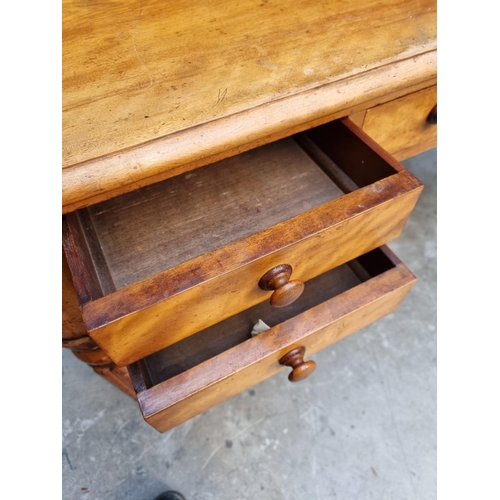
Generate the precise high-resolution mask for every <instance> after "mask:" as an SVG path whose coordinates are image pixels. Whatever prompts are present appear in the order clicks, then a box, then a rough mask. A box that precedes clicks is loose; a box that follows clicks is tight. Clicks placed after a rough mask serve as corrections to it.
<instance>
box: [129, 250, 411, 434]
mask: <svg viewBox="0 0 500 500" xmlns="http://www.w3.org/2000/svg"><path fill="white" fill-rule="evenodd" d="M395 264H396V265H395V267H394V268H392V269H390V270H388V271H387V272H384V273H383V274H381V275H379V276H376V277H374V278H373V279H371V280H369V281H367V282H365V283H362V284H361V285H359V286H356V287H354V288H352V289H350V290H347V291H346V292H344V293H341V294H340V295H338V296H336V297H334V298H332V299H330V300H328V301H326V302H324V303H322V304H320V305H318V306H316V307H313V308H312V309H309V310H308V311H305V312H304V313H302V314H300V315H299V316H296V317H294V318H291V319H290V320H287V321H285V322H283V323H280V324H278V325H276V326H274V327H273V328H271V329H270V330H267V331H265V332H263V333H261V334H259V335H258V336H256V337H254V338H252V339H249V340H247V341H246V342H244V343H243V344H241V345H238V346H235V347H233V348H231V349H229V350H227V351H225V352H223V353H221V354H219V355H217V356H215V357H214V358H212V359H209V360H207V361H205V362H203V363H201V364H199V365H198V366H195V367H193V368H192V369H190V370H188V371H186V372H184V373H181V374H179V375H177V376H174V377H172V378H170V379H168V380H166V381H164V382H161V383H159V384H157V385H155V386H153V387H151V388H150V389H143V390H142V391H141V392H139V393H138V395H137V399H138V401H139V405H140V407H141V410H142V412H143V416H144V418H145V420H146V421H147V422H148V423H149V424H151V425H152V426H153V427H154V428H155V429H157V430H158V431H160V432H165V431H167V430H169V429H171V428H172V427H175V426H176V425H179V424H180V423H182V422H184V421H186V420H188V419H190V418H192V417H193V416H195V415H197V414H199V413H201V412H203V411H205V410H207V409H208V408H210V407H212V406H214V405H216V404H218V403H221V402H222V401H225V400H226V399H229V398H230V397H232V396H234V395H235V394H238V393H240V392H241V391H243V390H245V389H248V388H249V387H251V386H253V385H255V384H256V383H258V382H260V381H262V380H264V379H265V378H268V377H270V376H272V375H274V374H276V373H278V372H279V371H280V370H283V367H282V366H281V365H280V364H279V359H281V357H282V356H284V355H285V354H286V353H287V352H289V351H290V350H292V349H293V348H295V347H298V346H304V347H305V348H306V352H307V353H308V356H310V355H312V354H313V353H315V352H317V351H318V350H320V349H323V348H324V347H326V346H328V345H330V344H332V343H334V342H337V341H339V340H341V339H342V338H344V337H346V336H347V335H350V334H352V333H354V332H355V331H357V330H359V329H360V328H363V327H364V326H366V325H368V324H370V323H372V322H373V321H376V320H377V319H379V318H381V317H382V316H384V315H386V314H388V313H390V312H392V311H393V310H394V309H395V308H396V307H397V306H398V305H399V304H400V303H401V301H402V300H403V298H404V297H405V296H406V294H407V293H408V291H409V290H410V289H411V287H412V286H413V284H414V282H415V277H414V276H413V275H412V273H411V272H410V271H408V269H407V268H406V267H405V266H404V265H403V264H402V263H400V262H398V261H397V258H396V259H395ZM305 383H307V382H305Z"/></svg>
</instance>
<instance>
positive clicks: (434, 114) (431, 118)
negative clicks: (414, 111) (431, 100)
mask: <svg viewBox="0 0 500 500" xmlns="http://www.w3.org/2000/svg"><path fill="white" fill-rule="evenodd" d="M437 122H438V105H437V104H436V105H435V106H434V107H433V108H432V109H431V111H430V112H429V114H428V115H427V123H430V124H431V125H437Z"/></svg>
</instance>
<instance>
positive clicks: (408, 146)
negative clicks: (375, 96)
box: [358, 86, 437, 161]
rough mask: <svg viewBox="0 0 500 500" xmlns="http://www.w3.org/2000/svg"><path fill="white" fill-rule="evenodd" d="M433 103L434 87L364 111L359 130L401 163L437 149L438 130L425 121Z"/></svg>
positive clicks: (435, 97) (434, 103)
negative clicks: (411, 157)
mask: <svg viewBox="0 0 500 500" xmlns="http://www.w3.org/2000/svg"><path fill="white" fill-rule="evenodd" d="M436 103H437V87H435V86H434V87H430V88H428V89H424V90H421V91H419V92H415V93H413V94H409V95H406V96H404V97H400V98H399V99H395V100H393V101H391V102H388V103H386V104H382V105H380V106H376V107H374V108H371V109H369V110H367V111H366V114H365V116H364V119H363V123H362V127H361V128H362V129H363V131H364V132H366V133H367V134H368V135H369V136H370V137H371V138H372V139H373V140H374V141H375V142H377V143H378V144H379V145H380V146H382V147H383V148H384V149H385V150H387V151H388V152H389V153H390V154H391V155H392V156H394V158H396V159H397V160H399V161H401V160H404V159H406V158H409V157H410V156H413V155H416V154H418V153H422V152H423V151H426V150H427V149H430V148H432V147H435V146H436V144H437V127H436V126H435V124H432V123H431V122H429V121H428V120H427V118H428V116H429V114H430V113H431V111H432V110H433V108H434V107H435V106H436ZM436 113H437V109H436ZM436 119H437V114H436ZM358 123H359V122H358Z"/></svg>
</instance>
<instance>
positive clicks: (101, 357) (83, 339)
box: [62, 252, 135, 399]
mask: <svg viewBox="0 0 500 500" xmlns="http://www.w3.org/2000/svg"><path fill="white" fill-rule="evenodd" d="M62 264H63V268H62V269H63V273H62V296H63V314H62V331H63V333H62V346H63V347H65V348H68V349H71V351H72V352H73V354H74V355H75V356H76V357H77V358H78V359H80V360H81V361H84V362H85V363H87V364H88V365H90V366H91V367H92V368H93V369H94V371H95V372H96V373H98V374H99V375H101V376H102V377H104V378H105V379H106V380H108V382H111V383H112V384H114V385H116V387H118V388H119V389H120V390H122V391H123V392H124V393H125V394H128V395H129V396H131V397H132V398H134V399H135V391H134V389H133V387H132V383H131V381H130V377H129V375H128V370H127V369H126V368H120V367H118V366H116V365H115V364H114V363H113V361H111V359H110V358H109V357H108V356H107V355H106V354H105V353H104V351H103V350H102V349H101V348H100V347H99V346H98V345H97V344H96V343H95V342H94V340H92V339H91V338H90V337H89V336H88V334H87V329H86V328H85V324H84V322H83V320H82V316H81V313H80V306H79V304H78V299H77V296H76V292H75V289H74V287H73V282H72V280H71V275H70V271H69V267H68V264H67V262H66V257H65V255H64V252H63V263H62Z"/></svg>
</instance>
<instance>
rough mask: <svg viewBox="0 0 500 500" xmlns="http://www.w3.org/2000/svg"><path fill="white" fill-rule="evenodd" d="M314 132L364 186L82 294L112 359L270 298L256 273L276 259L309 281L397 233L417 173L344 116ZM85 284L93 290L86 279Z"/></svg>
mask: <svg viewBox="0 0 500 500" xmlns="http://www.w3.org/2000/svg"><path fill="white" fill-rule="evenodd" d="M311 133H312V134H313V136H314V137H313V139H314V140H317V141H318V142H320V143H322V149H324V150H325V151H326V152H327V153H328V155H330V156H332V157H333V158H335V162H336V163H337V164H338V165H337V166H336V167H335V165H334V162H333V160H330V163H329V164H328V165H325V172H326V173H327V174H328V175H329V176H331V177H332V178H334V179H337V178H338V179H339V182H342V183H343V184H344V188H345V189H347V190H348V188H349V183H346V178H350V179H351V181H350V183H351V184H353V185H354V186H355V187H357V186H363V187H361V188H359V189H356V190H354V191H353V192H351V193H349V194H346V195H344V196H342V197H340V198H337V199H335V200H333V201H330V202H327V203H324V204H323V205H321V206H319V207H317V208H314V209H312V210H309V211H307V212H305V213H304V214H301V215H298V216H296V217H294V218H292V219H289V220H288V221H284V222H281V223H278V224H276V225H274V226H272V227H269V228H267V229H264V230H262V231H260V232H258V233H255V234H253V235H251V236H249V237H247V238H244V239H240V240H238V241H235V242H233V243H231V244H230V245H226V246H225V247H222V248H218V249H217V250H214V251H212V252H209V253H207V254H205V255H202V256H200V257H197V258H194V259H192V260H190V261H188V262H185V263H183V264H181V265H179V266H177V267H175V268H173V269H169V270H166V271H163V272H161V273H158V274H157V275H155V276H152V277H150V278H148V279H145V280H143V281H140V282H137V283H133V284H131V285H130V286H128V287H126V288H123V289H120V290H117V291H116V292H114V293H110V294H109V295H106V296H102V297H100V298H99V297H96V298H95V299H92V300H90V301H88V300H87V301H85V300H82V301H81V304H82V313H83V318H84V321H85V324H86V326H87V329H88V331H89V335H90V336H91V337H92V338H94V339H95V340H96V342H97V343H98V344H99V345H100V346H101V347H102V348H103V349H104V350H105V351H106V352H107V353H108V355H109V356H110V357H111V358H112V359H113V360H114V361H115V363H117V364H118V365H119V366H124V365H127V364H129V363H132V362H134V361H136V360H138V359H141V358H143V357H145V356H147V355H149V354H151V353H153V352H155V351H157V350H159V349H163V348H164V347H167V346H168V345H171V344H173V343H175V342H178V341H179V340H181V339H182V338H185V337H187V336H189V335H193V334H194V333H196V332H198V331H200V330H202V329H204V328H207V327H208V326H210V325H212V324H215V323H218V322H219V321H222V320H224V319H225V318H227V317H229V316H231V315H232V314H236V313H238V312H240V311H242V310H244V309H247V308H249V307H252V306H253V305H255V304H258V303H260V302H262V301H264V300H266V299H267V298H268V297H269V296H270V295H271V294H270V293H269V292H264V291H263V290H262V289H261V288H259V286H258V281H259V279H260V278H261V276H263V275H264V274H265V273H266V272H267V271H268V270H269V269H271V268H273V267H275V266H277V265H280V264H282V263H287V264H289V265H291V266H292V268H293V269H294V279H295V280H299V281H303V282H304V281H307V280H309V279H311V278H313V277H315V276H318V275H319V274H321V273H324V272H326V271H328V270H329V269H332V268H334V267H336V266H338V265H341V264H343V263H345V262H347V261H348V260H350V259H352V258H354V257H356V256H358V255H360V254H362V253H365V252H368V251H369V250H372V249H373V248H376V247H378V246H380V245H383V244H384V243H386V242H388V241H391V240H392V239H394V238H396V237H397V236H399V234H400V233H401V231H402V229H403V227H404V224H405V222H406V220H407V218H408V216H409V214H410V213H411V211H412V209H413V207H414V205H415V203H416V201H417V199H418V197H419V195H420V192H421V190H422V184H421V183H420V181H418V180H417V179H416V178H415V177H414V176H413V175H412V174H410V173H409V172H407V171H406V170H405V169H404V168H403V167H402V166H401V165H400V164H399V163H397V162H395V161H394V159H392V158H391V157H390V156H388V155H387V154H386V153H385V152H384V151H383V150H382V149H381V148H380V147H378V146H377V145H376V144H374V143H373V141H370V139H369V137H367V136H366V135H365V134H363V132H362V131H360V130H359V129H358V128H357V127H356V126H355V125H353V124H352V123H350V122H349V121H348V120H347V121H345V122H344V123H338V122H335V123H332V124H328V125H327V126H324V127H322V128H320V129H317V130H314V131H311ZM336 141H339V142H338V143H337V142H336ZM335 144H341V145H342V147H335ZM325 154H326V153H325ZM340 167H342V168H340ZM336 170H340V172H336ZM344 170H345V172H344ZM70 215H73V214H70ZM68 221H69V216H68ZM78 228H79V226H71V227H68V229H67V230H68V232H69V233H70V234H72V231H76V232H78ZM77 236H78V235H75V236H74V237H71V238H69V237H68V238H66V239H65V250H66V252H67V253H68V255H70V258H69V259H68V260H69V261H71V262H72V261H74V260H76V261H78V259H79V256H78V255H77V254H78V253H80V249H79V248H76V247H74V246H73V245H72V244H71V242H72V241H74V240H80V239H81V238H80V237H79V236H78V237H77ZM81 267H82V266H77V267H76V269H80V268H81ZM94 274H96V275H99V274H100V273H98V272H97V271H96V272H95V273H94ZM75 286H77V288H78V280H76V281H75ZM306 287H307V284H306ZM77 291H78V290H77ZM81 293H82V296H83V297H87V296H88V287H86V286H84V287H83V288H82V291H81Z"/></svg>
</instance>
